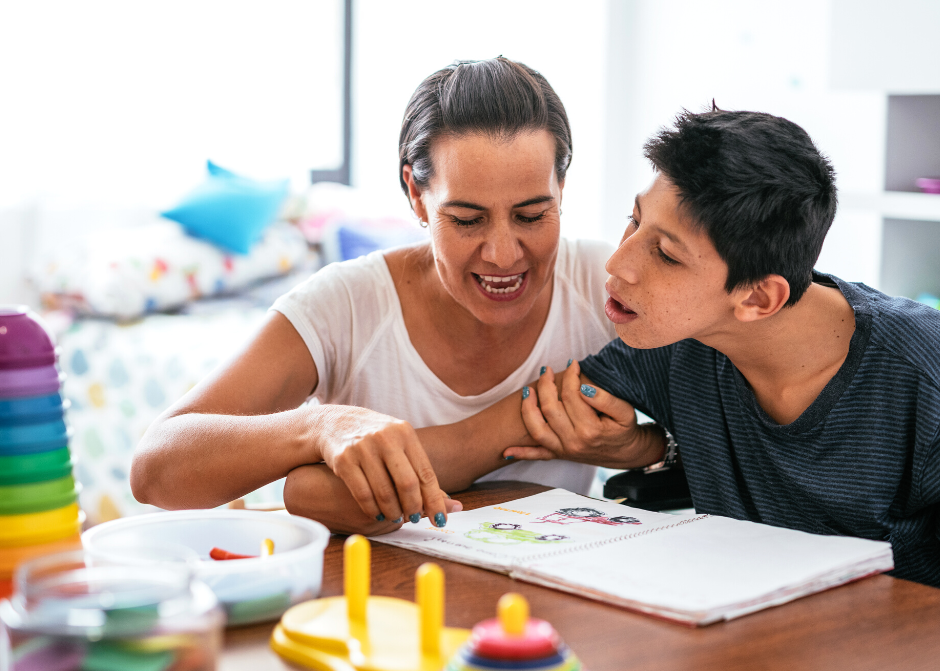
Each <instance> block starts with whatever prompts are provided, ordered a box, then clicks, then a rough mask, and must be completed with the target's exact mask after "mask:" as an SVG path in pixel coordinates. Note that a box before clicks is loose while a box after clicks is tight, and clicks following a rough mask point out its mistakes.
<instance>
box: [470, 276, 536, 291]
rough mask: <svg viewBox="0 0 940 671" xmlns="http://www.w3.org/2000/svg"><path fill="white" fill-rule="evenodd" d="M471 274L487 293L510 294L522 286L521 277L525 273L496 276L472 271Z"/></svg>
mask: <svg viewBox="0 0 940 671" xmlns="http://www.w3.org/2000/svg"><path fill="white" fill-rule="evenodd" d="M473 276H474V277H475V278H476V279H477V282H479V283H480V286H481V287H483V288H484V289H486V291H487V293H491V294H511V293H512V292H514V291H518V290H519V287H521V286H522V279H523V278H524V277H525V273H519V274H518V275H507V276H504V277H497V276H496V275H477V274H476V273H474V275H473ZM507 285H508V286H507Z"/></svg>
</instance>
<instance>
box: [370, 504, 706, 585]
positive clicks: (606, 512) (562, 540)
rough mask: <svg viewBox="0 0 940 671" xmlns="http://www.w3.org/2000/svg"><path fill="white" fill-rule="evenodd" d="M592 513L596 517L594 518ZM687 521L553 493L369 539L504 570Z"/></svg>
mask: <svg viewBox="0 0 940 671" xmlns="http://www.w3.org/2000/svg"><path fill="white" fill-rule="evenodd" d="M592 511H593V512H597V513H600V514H599V515H594V514H592ZM689 517H692V516H681V515H667V514H664V513H655V512H650V511H647V510H639V509H637V508H629V507H627V506H622V505H619V504H617V503H613V502H611V501H598V500H597V499H592V498H588V497H586V496H580V495H579V494H573V493H571V492H568V491H565V490H564V489H552V490H550V491H547V492H542V493H541V494H536V495H534V496H529V497H526V498H523V499H517V500H515V501H511V502H509V503H504V504H500V505H496V506H487V507H485V508H477V509H476V510H470V511H466V512H459V513H452V514H450V515H449V516H448V519H447V526H446V527H444V528H443V529H438V528H437V527H435V526H434V525H433V524H431V523H430V521H429V520H427V519H423V520H421V522H420V523H419V524H417V525H412V524H405V526H403V527H402V528H401V529H399V530H398V531H394V532H392V533H390V534H386V535H383V536H375V537H373V540H375V541H378V542H381V543H388V544H390V545H397V546H399V547H404V548H408V549H410V550H415V551H417V552H422V553H424V554H429V555H432V556H436V557H442V558H444V559H450V560H452V561H459V562H464V563H468V564H473V565H474V566H482V567H484V568H489V569H492V570H497V571H504V572H508V571H509V570H510V569H511V567H512V566H513V565H514V564H517V563H525V562H526V561H528V560H529V559H530V558H533V557H538V556H541V555H542V554H544V553H546V552H550V553H551V552H558V551H567V550H571V549H577V548H583V547H585V546H586V545H589V544H591V543H595V542H599V541H600V542H609V541H611V540H612V539H616V538H621V537H624V536H632V535H635V534H638V533H644V532H649V531H651V530H653V529H657V528H659V527H662V526H666V525H672V524H676V523H677V522H679V521H681V520H683V519H689ZM699 517H703V516H699ZM692 518H693V519H695V518H694V517H692Z"/></svg>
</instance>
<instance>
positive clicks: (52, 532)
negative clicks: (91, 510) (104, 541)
mask: <svg viewBox="0 0 940 671" xmlns="http://www.w3.org/2000/svg"><path fill="white" fill-rule="evenodd" d="M84 521H85V513H83V512H82V511H80V510H79V509H78V504H77V503H73V504H71V505H68V506H65V507H64V508H55V509H54V510H46V511H43V512H41V513H27V514H25V515H4V516H3V523H2V524H0V547H5V548H9V547H17V546H20V545H36V544H39V543H52V542H53V541H57V540H62V539H63V538H68V537H69V536H74V535H75V534H78V533H81V531H82V522H84Z"/></svg>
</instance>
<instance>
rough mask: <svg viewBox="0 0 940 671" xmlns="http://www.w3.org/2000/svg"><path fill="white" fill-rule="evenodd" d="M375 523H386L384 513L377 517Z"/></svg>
mask: <svg viewBox="0 0 940 671" xmlns="http://www.w3.org/2000/svg"><path fill="white" fill-rule="evenodd" d="M375 521H376V522H384V521H385V515H383V514H382V513H379V514H378V515H376V516H375Z"/></svg>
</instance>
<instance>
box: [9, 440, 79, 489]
mask: <svg viewBox="0 0 940 671" xmlns="http://www.w3.org/2000/svg"><path fill="white" fill-rule="evenodd" d="M71 474H72V456H71V455H70V454H69V448H67V447H62V448H60V449H57V450H50V451H48V452H37V453H36V454H18V455H13V456H3V455H0V488H2V487H9V486H11V485H25V484H28V483H31V482H44V481H46V480H57V479H59V478H64V477H65V476H67V475H71Z"/></svg>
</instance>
